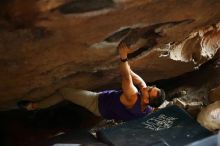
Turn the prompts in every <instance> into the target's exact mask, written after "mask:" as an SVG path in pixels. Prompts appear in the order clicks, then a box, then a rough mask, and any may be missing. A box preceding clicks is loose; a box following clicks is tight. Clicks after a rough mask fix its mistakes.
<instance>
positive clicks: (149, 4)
mask: <svg viewBox="0 0 220 146" xmlns="http://www.w3.org/2000/svg"><path fill="white" fill-rule="evenodd" d="M219 7H220V2H219V1H218V0H209V1H207V0H195V1H190V0H186V1H172V0H165V1H151V0H140V1H139V0H138V1H131V0H114V1H113V0H103V1H102V2H100V0H53V1H49V0H38V1H37V0H11V1H7V0H3V1H1V2H0V16H1V18H0V25H1V28H0V67H1V72H0V81H1V84H0V107H1V109H7V108H8V107H10V108H11V106H13V105H14V104H15V103H16V101H17V100H20V99H23V98H28V99H34V100H39V99H40V98H42V97H44V96H48V95H50V94H51V93H53V92H54V90H56V89H57V88H60V87H62V86H66V85H68V86H74V87H76V88H83V89H90V90H94V89H103V88H106V87H112V86H114V87H118V86H119V81H120V76H119V72H118V70H117V69H118V55H117V50H116V46H117V44H118V43H119V42H120V41H125V42H127V43H128V44H129V45H131V46H132V48H133V52H132V53H131V54H130V56H129V57H130V63H131V67H132V68H133V69H134V70H135V71H136V72H137V73H139V74H140V75H141V76H143V77H144V79H145V80H146V81H148V82H152V81H157V80H160V79H169V78H172V77H176V76H180V75H182V74H184V73H187V72H190V71H194V70H197V69H199V67H200V66H201V65H202V64H204V63H205V62H207V61H209V60H210V59H212V58H213V57H214V56H217V55H216V54H217V51H218V49H219V47H220V31H219V29H220V24H219V21H220V9H219ZM216 78H217V77H216ZM216 84H217V83H216Z"/></svg>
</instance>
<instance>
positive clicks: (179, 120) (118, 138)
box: [97, 105, 212, 146]
mask: <svg viewBox="0 0 220 146" xmlns="http://www.w3.org/2000/svg"><path fill="white" fill-rule="evenodd" d="M210 135H212V133H211V132H209V131H208V130H207V129H205V128H203V127H202V126H200V125H199V123H197V121H196V120H194V119H193V118H192V117H191V116H190V115H189V114H188V113H186V112H185V111H184V110H182V109H180V108H179V107H177V106H175V105H173V106H169V107H166V108H164V109H161V110H158V111H156V112H154V113H152V114H150V115H147V116H145V117H143V118H140V119H137V120H133V121H129V122H126V123H123V124H121V125H118V126H115V127H110V128H104V129H101V130H99V131H98V132H97V136H98V138H99V139H100V140H101V141H103V142H105V143H107V144H110V145H116V146H137V145H138V146H146V145H147V146H165V145H166V146H167V145H168V146H182V145H186V144H189V143H191V142H193V141H196V140H199V139H202V138H204V137H207V136H210Z"/></svg>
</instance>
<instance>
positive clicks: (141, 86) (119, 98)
mask: <svg viewBox="0 0 220 146" xmlns="http://www.w3.org/2000/svg"><path fill="white" fill-rule="evenodd" d="M118 51H119V55H120V66H119V67H120V72H121V78H122V89H121V90H106V91H102V92H92V91H87V90H80V89H74V88H71V87H64V88H61V89H58V90H57V91H56V92H55V94H53V95H51V96H49V97H48V98H45V99H44V100H42V101H39V102H31V101H20V102H18V105H19V106H20V107H22V108H25V109H27V110H38V109H44V108H48V107H50V106H52V105H55V104H57V103H59V102H61V101H63V100H68V101H71V102H73V103H75V104H77V105H80V106H82V107H84V108H86V109H88V110H89V111H90V112H92V113H93V114H95V115H96V116H102V117H103V118H105V119H115V120H124V121H127V120H133V119H136V118H140V117H143V116H145V115H147V114H149V113H150V112H151V111H152V110H153V108H154V107H158V106H160V105H161V104H162V103H163V101H164V99H165V93H164V91H163V90H162V89H159V88H157V87H150V86H147V85H146V83H145V82H144V80H143V79H142V78H141V77H140V76H138V75H137V74H136V73H134V72H133V71H132V70H131V69H130V66H129V64H128V58H127V55H128V52H129V48H128V47H127V45H126V44H125V43H120V44H119V46H118Z"/></svg>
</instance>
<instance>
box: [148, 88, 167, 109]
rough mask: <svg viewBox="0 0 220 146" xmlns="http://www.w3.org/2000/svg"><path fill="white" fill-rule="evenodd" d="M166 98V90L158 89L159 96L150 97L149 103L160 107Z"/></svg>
mask: <svg viewBox="0 0 220 146" xmlns="http://www.w3.org/2000/svg"><path fill="white" fill-rule="evenodd" d="M165 98H166V94H165V92H164V90H163V89H160V91H158V96H157V97H154V98H152V97H151V98H150V99H149V105H150V106H152V107H155V108H156V107H159V106H160V105H161V104H162V103H163V102H164V100H165Z"/></svg>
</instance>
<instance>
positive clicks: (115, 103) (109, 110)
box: [98, 90, 153, 121]
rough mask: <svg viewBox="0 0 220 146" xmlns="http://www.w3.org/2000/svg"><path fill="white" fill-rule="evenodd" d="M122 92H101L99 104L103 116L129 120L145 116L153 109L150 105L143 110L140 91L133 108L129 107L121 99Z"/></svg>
mask: <svg viewBox="0 0 220 146" xmlns="http://www.w3.org/2000/svg"><path fill="white" fill-rule="evenodd" d="M121 94H122V91H121V90H119V91H117V90H106V91H103V92H100V95H99V99H98V106H99V112H100V114H101V115H102V117H103V118H105V119H115V120H124V121H128V120H133V119H136V118H140V117H143V116H145V115H147V114H149V113H150V112H151V111H152V109H153V108H152V107H150V106H147V107H146V109H145V110H144V111H143V112H142V111H141V98H140V93H138V99H137V101H136V103H135V105H134V106H133V107H132V108H131V109H127V108H126V107H125V106H124V105H123V104H122V103H121V101H120V95H121Z"/></svg>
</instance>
